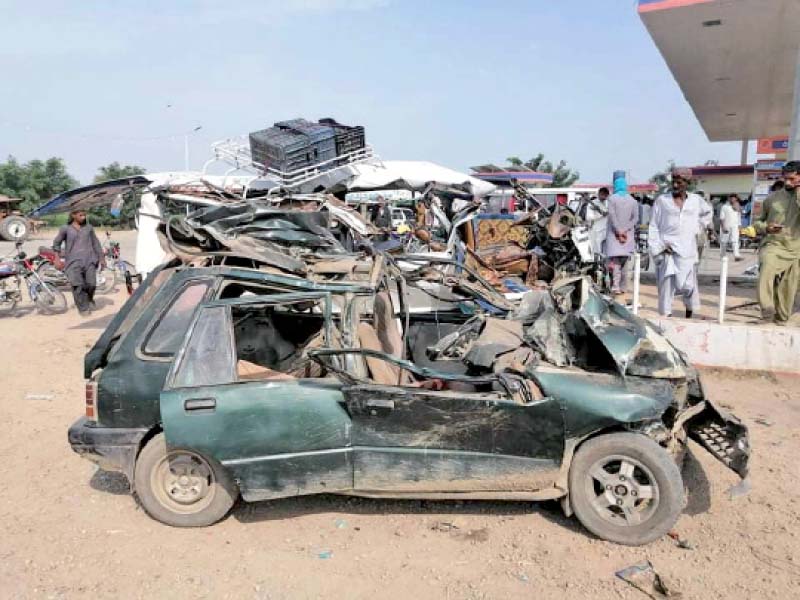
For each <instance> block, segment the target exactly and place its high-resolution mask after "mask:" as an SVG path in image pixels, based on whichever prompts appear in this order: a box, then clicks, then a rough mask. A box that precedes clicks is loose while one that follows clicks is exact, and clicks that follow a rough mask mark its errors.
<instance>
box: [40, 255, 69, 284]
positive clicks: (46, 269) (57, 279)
mask: <svg viewBox="0 0 800 600" xmlns="http://www.w3.org/2000/svg"><path fill="white" fill-rule="evenodd" d="M36 274H37V275H38V276H39V278H40V279H41V280H42V281H44V282H45V283H49V284H50V285H54V286H56V287H69V279H67V276H66V275H64V272H63V271H60V270H59V269H58V268H56V266H55V265H54V264H53V263H51V262H50V261H49V260H45V261H43V262H41V263H39V266H38V267H36Z"/></svg>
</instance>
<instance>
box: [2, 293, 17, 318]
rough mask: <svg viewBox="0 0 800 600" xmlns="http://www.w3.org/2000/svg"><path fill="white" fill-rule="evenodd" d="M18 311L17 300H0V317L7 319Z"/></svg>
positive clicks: (11, 298) (7, 297) (10, 298)
mask: <svg viewBox="0 0 800 600" xmlns="http://www.w3.org/2000/svg"><path fill="white" fill-rule="evenodd" d="M16 309H17V299H16V298H15V297H10V296H6V297H4V298H3V299H2V300H0V317H6V316H8V315H10V314H12V313H13V312H14V311H15V310H16Z"/></svg>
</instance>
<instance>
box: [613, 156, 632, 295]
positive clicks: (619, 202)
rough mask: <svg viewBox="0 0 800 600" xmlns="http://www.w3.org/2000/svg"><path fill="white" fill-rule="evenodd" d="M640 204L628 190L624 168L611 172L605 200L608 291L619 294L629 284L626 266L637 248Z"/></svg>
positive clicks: (621, 293) (623, 291)
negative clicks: (611, 189)
mask: <svg viewBox="0 0 800 600" xmlns="http://www.w3.org/2000/svg"><path fill="white" fill-rule="evenodd" d="M638 221H639V205H638V204H637V202H636V200H634V199H633V196H631V195H630V194H629V193H628V184H627V182H626V181H625V172H624V171H615V172H614V195H613V196H611V197H610V198H609V200H608V234H607V236H606V256H608V269H609V271H611V293H612V294H613V295H615V296H621V295H623V294H624V293H625V290H626V288H627V287H628V282H627V272H626V266H627V264H628V260H629V259H630V257H631V256H632V255H633V252H634V249H635V247H636V223H638Z"/></svg>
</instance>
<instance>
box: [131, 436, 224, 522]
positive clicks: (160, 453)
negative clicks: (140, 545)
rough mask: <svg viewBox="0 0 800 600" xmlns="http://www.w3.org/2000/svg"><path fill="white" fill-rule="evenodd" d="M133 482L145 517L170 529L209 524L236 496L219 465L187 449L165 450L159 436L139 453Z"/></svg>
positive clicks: (165, 445) (216, 519)
mask: <svg viewBox="0 0 800 600" xmlns="http://www.w3.org/2000/svg"><path fill="white" fill-rule="evenodd" d="M133 482H134V490H135V492H136V496H137V497H138V499H139V502H140V503H141V505H142V507H143V508H144V510H145V511H146V512H147V514H148V515H150V516H151V517H153V518H154V519H156V520H157V521H161V522H162V523H165V524H166V525H171V526H173V527H205V526H207V525H212V524H214V523H216V522H217V521H219V520H220V519H222V518H223V517H224V516H225V515H226V514H228V511H230V509H231V507H232V506H233V504H234V502H236V499H237V498H238V496H239V490H238V488H237V486H236V483H235V482H234V481H233V479H232V478H231V476H230V475H229V474H228V472H227V471H226V470H225V468H224V467H222V465H220V464H219V463H217V462H216V461H214V460H212V459H209V458H206V457H204V456H202V455H200V454H198V453H196V452H192V451H189V450H181V449H175V450H168V449H167V443H166V439H165V437H164V434H163V433H159V434H157V435H155V436H154V437H153V438H152V439H151V440H150V441H149V442H148V443H147V444H146V445H145V447H144V448H143V449H142V451H141V452H140V453H139V456H138V458H137V460H136V466H135V469H134V477H133Z"/></svg>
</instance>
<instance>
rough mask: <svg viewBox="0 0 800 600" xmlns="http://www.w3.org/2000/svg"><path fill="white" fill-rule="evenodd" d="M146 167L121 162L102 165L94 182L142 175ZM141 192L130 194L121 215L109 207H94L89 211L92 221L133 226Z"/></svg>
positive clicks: (126, 198) (100, 223) (101, 223)
mask: <svg viewBox="0 0 800 600" xmlns="http://www.w3.org/2000/svg"><path fill="white" fill-rule="evenodd" d="M145 171H146V169H145V168H144V167H139V166H137V165H124V166H123V165H121V164H119V162H117V161H114V162H113V163H111V164H109V165H106V166H104V167H100V168H99V169H98V170H97V175H95V177H94V183H102V182H104V181H112V180H114V179H123V178H125V177H131V176H133V175H142V174H144V173H145ZM140 200H141V194H140V193H138V192H134V193H132V194H128V196H127V197H125V199H124V202H123V203H122V208H121V210H120V213H119V216H118V217H115V216H114V215H112V214H111V213H110V212H109V210H108V208H107V207H99V208H93V209H92V210H90V211H89V213H90V215H91V221H92V223H94V224H95V225H109V226H120V227H133V224H134V219H135V215H136V210H137V209H138V208H139V202H140Z"/></svg>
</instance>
